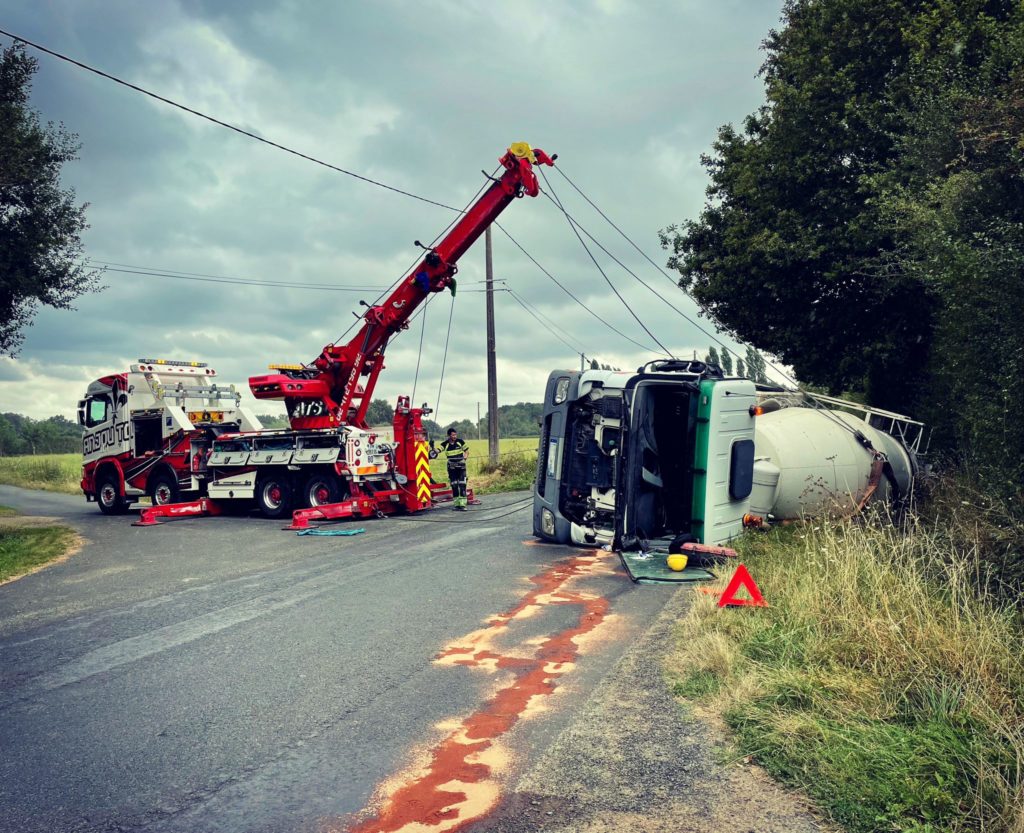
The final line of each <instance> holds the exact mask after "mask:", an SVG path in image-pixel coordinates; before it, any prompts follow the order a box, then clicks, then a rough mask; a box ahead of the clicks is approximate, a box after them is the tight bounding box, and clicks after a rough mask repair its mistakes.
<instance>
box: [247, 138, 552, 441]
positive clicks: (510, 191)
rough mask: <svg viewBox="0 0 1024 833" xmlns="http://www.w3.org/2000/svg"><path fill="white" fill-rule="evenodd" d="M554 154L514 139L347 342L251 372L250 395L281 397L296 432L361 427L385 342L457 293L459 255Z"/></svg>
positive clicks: (531, 189)
mask: <svg viewBox="0 0 1024 833" xmlns="http://www.w3.org/2000/svg"><path fill="white" fill-rule="evenodd" d="M556 158H557V155H555V156H548V155H547V154H546V153H544V151H542V150H540V149H538V148H531V147H530V146H529V145H528V144H527V143H526V142H515V143H513V144H512V145H511V146H510V147H509V149H508V151H507V152H506V153H505V155H504V156H502V157H501V159H500V160H499V161H500V162H501V165H502V167H503V168H504V171H503V172H502V174H501V176H500V177H498V178H496V179H494V180H493V182H492V183H491V185H490V186H489V187H488V188H487V190H486V191H484V193H483V195H481V197H480V198H479V199H478V200H477V201H476V202H475V203H474V204H473V205H472V206H471V207H470V208H469V210H467V211H466V213H465V214H464V215H463V216H462V217H461V218H459V221H458V222H457V223H456V224H455V226H454V227H453V228H452V230H451V231H450V232H448V234H447V235H445V237H444V239H442V240H441V241H440V242H439V243H438V244H437V245H436V246H435V247H434V248H432V249H429V250H428V251H427V253H426V255H425V256H424V258H423V259H422V260H421V261H420V262H419V264H418V265H417V266H416V267H415V268H414V269H413V270H412V272H410V273H409V275H408V276H407V277H405V278H404V279H403V280H402V281H401V283H400V284H399V285H398V287H397V288H396V289H395V290H394V291H393V292H392V293H391V294H390V295H389V296H388V298H387V299H386V300H385V301H383V302H382V303H380V304H375V305H374V306H370V307H369V308H368V309H367V311H366V312H365V313H364V314H363V324H362V326H361V327H360V328H359V331H358V332H357V333H356V334H355V335H354V336H353V337H352V338H351V339H350V340H349V341H348V342H347V343H345V344H328V345H327V346H326V347H324V349H323V351H322V352H321V353H320V355H319V356H317V358H316V359H314V360H313V362H312V363H310V364H308V365H299V366H295V367H289V368H287V369H281V372H278V373H273V374H269V375H264V376H252V377H250V379H249V388H250V390H252V393H253V396H255V397H256V398H257V399H283V400H284V401H285V405H286V407H287V409H288V417H289V420H290V422H291V427H292V428H293V429H295V430H301V429H311V428H337V427H338V426H341V425H351V426H353V427H356V428H366V427H367V425H366V410H367V408H368V407H369V404H370V399H371V397H372V395H373V389H374V387H375V385H376V383H377V377H378V376H379V375H380V371H381V370H383V369H384V350H385V348H386V347H387V344H388V341H389V340H390V339H391V338H392V336H394V335H395V334H396V333H398V332H399V331H400V330H404V329H407V328H408V326H409V319H410V318H411V317H412V314H413V313H414V312H415V311H416V309H417V308H418V307H419V306H420V304H422V303H423V301H424V300H426V298H427V296H428V295H429V294H430V293H431V292H441V291H442V290H444V289H445V288H446V287H451V290H452V293H453V294H454V291H455V281H454V276H455V274H456V272H457V271H458V266H457V264H458V260H459V258H460V257H462V255H463V254H465V252H466V251H467V250H468V249H469V247H470V246H472V245H473V243H474V242H475V241H476V239H477V238H478V237H479V236H480V235H481V234H483V233H484V230H485V229H486V228H487V227H488V226H489V225H490V224H491V223H493V222H494V221H495V220H496V219H497V218H498V215H500V214H501V212H502V211H504V210H505V208H506V206H508V204H509V203H511V202H512V200H514V199H516V198H517V197H522V196H523V195H524V194H525V195H529V196H531V197H535V196H536V195H537V194H538V192H539V188H538V184H537V175H536V174H535V173H534V171H533V165H535V164H541V165H553V164H554V160H555V159H556ZM424 248H425V247H424ZM361 380H362V381H361Z"/></svg>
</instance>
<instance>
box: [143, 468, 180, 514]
mask: <svg viewBox="0 0 1024 833" xmlns="http://www.w3.org/2000/svg"><path fill="white" fill-rule="evenodd" d="M146 491H147V492H148V493H149V499H150V500H151V501H153V505H154V506H166V505H167V504H168V503H178V502H179V501H180V500H181V490H180V489H179V488H178V481H177V478H175V477H174V476H173V475H171V474H168V473H167V472H166V471H160V472H157V473H156V474H154V475H153V476H152V477H150V478H149V482H148V483H147V484H146Z"/></svg>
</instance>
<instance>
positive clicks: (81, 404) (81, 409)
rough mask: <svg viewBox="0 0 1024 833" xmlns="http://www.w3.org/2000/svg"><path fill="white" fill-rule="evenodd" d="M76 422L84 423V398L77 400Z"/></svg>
mask: <svg viewBox="0 0 1024 833" xmlns="http://www.w3.org/2000/svg"><path fill="white" fill-rule="evenodd" d="M78 424H79V425H85V400H84V399H79V400H78Z"/></svg>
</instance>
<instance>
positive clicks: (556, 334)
mask: <svg viewBox="0 0 1024 833" xmlns="http://www.w3.org/2000/svg"><path fill="white" fill-rule="evenodd" d="M508 294H509V295H511V296H512V299H513V300H514V301H515V302H516V303H517V304H519V306H521V307H522V308H523V309H524V310H526V312H527V313H529V314H530V315H531V316H533V318H534V319H535V320H536V321H537V323H538V324H540V325H541V326H542V327H544V328H546V329H548V332H550V333H551V335H553V336H554V337H555V338H557V339H558V340H559V341H560V342H562V344H564V345H565V346H566V347H568V348H569V349H570V350H572V351H573V352H574V353H575V354H576V355H578V356H584V357H585V355H586V354H585V353H584V352H583V351H582V350H578V349H577V348H575V347H573V346H572V345H571V344H570V343H569V342H568V341H566V340H565V339H564V338H562V337H561V336H560V335H559V334H558V332H557V331H556V330H555V329H554V328H553V327H551V325H549V324H546V323H545V322H544V321H541V319H540V317H539V316H538V315H537V314H536V313H535V312H534V311H533V310H531V309H530V308H529V307H528V306H526V304H525V303H524V302H523V300H522V298H520V297H519V296H518V295H516V293H515V292H513V291H512V290H511V289H509V290H508Z"/></svg>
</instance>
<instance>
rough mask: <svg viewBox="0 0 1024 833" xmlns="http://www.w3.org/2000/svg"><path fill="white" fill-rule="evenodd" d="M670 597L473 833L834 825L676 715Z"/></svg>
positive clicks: (810, 829) (680, 596) (804, 832)
mask: <svg viewBox="0 0 1024 833" xmlns="http://www.w3.org/2000/svg"><path fill="white" fill-rule="evenodd" d="M691 598H692V591H691V590H689V589H687V588H683V589H680V590H679V591H678V592H677V593H675V594H674V596H673V597H672V598H671V599H670V600H669V601H668V603H667V604H666V606H665V608H664V609H663V611H662V612H661V614H660V616H659V617H658V618H657V619H656V620H655V621H654V623H653V624H652V625H651V627H650V628H649V629H648V630H647V631H646V632H645V633H644V634H643V635H642V636H641V637H640V638H639V639H638V640H637V641H636V642H635V643H634V645H633V646H632V647H631V648H630V649H628V650H627V651H626V653H625V654H624V655H623V656H622V657H621V659H620V660H619V661H618V663H617V664H616V665H615V667H614V668H613V669H612V671H611V672H610V673H609V674H608V675H607V676H606V677H605V679H604V680H603V681H602V682H601V684H600V685H599V686H598V687H597V688H596V689H595V691H594V693H593V694H592V695H591V697H590V698H589V699H588V700H587V702H586V704H585V705H584V706H583V707H582V708H580V709H579V711H578V713H577V715H576V717H575V718H574V719H573V721H572V723H571V724H570V725H569V726H567V727H566V728H565V729H564V730H563V731H562V732H561V734H560V735H559V737H557V738H556V739H555V740H554V742H553V743H552V744H551V745H550V746H549V747H548V748H547V749H546V750H545V751H544V752H543V753H542V754H541V755H540V756H539V757H538V758H537V759H536V761H535V763H533V765H532V766H530V767H529V768H528V769H527V771H526V772H525V773H524V774H523V775H522V776H521V777H520V778H519V779H518V780H517V782H516V783H515V784H514V787H513V789H512V790H511V791H510V793H509V795H508V797H507V799H506V800H505V801H504V802H503V804H502V807H501V808H500V809H499V811H498V812H497V813H495V814H494V815H492V816H491V817H490V818H489V819H488V820H486V821H484V822H481V823H480V824H478V825H476V826H474V827H473V828H472V830H473V832H474V833H485V831H486V833H526V831H535V830H545V831H552V833H612V831H622V830H630V831H636V833H660V831H665V833H669V831H671V833H689V831H694V833H696V832H697V831H700V833H719V832H721V833H725V831H730V833H735V831H751V833H753V832H754V831H756V833H817V832H819V831H821V832H822V833H824V832H825V831H831V830H833V829H834V828H832V827H831V826H829V825H827V824H826V823H825V822H823V821H822V820H821V819H820V818H818V817H817V816H816V815H815V814H814V812H813V808H812V807H811V805H810V804H809V802H808V801H807V800H806V799H805V798H803V797H802V796H800V795H797V794H795V793H792V792H790V791H788V790H785V789H784V788H783V787H781V786H780V785H778V784H777V783H775V782H774V781H773V780H772V779H771V778H770V777H769V776H768V775H767V774H766V773H765V772H764V771H763V770H761V769H760V768H759V767H757V766H753V765H749V764H744V763H742V762H739V763H736V762H734V761H733V762H730V760H729V755H728V745H727V741H726V739H725V736H724V734H723V732H722V731H721V729H720V728H719V727H718V726H716V725H714V724H713V723H712V722H711V721H710V720H708V719H705V718H703V717H700V716H697V715H694V714H688V713H687V712H686V711H684V709H683V707H682V706H681V705H680V704H679V702H678V701H677V700H676V699H675V697H674V696H673V694H672V693H671V690H670V687H669V684H668V682H667V681H666V678H665V672H664V660H665V655H666V653H667V651H668V649H669V646H670V644H671V640H672V639H674V638H675V637H674V626H675V623H676V622H677V621H678V619H679V617H680V616H681V615H682V613H683V612H684V611H685V610H686V607H687V606H688V605H689V603H690V599H691Z"/></svg>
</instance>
